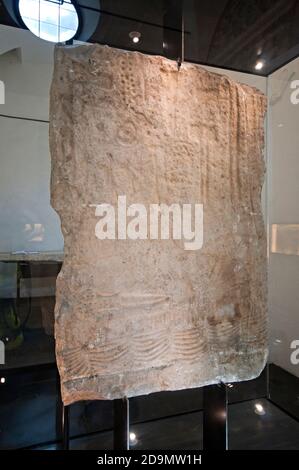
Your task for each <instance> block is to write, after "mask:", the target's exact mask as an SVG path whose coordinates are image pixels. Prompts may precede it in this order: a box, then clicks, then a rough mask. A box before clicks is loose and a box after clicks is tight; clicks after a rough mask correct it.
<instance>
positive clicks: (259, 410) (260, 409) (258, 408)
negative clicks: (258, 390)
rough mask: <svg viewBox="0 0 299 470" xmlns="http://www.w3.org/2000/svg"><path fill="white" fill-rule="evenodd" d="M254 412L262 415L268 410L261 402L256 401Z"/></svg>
mask: <svg viewBox="0 0 299 470" xmlns="http://www.w3.org/2000/svg"><path fill="white" fill-rule="evenodd" d="M254 412H255V414H257V415H260V416H262V415H265V414H266V411H265V409H264V407H263V405H262V404H261V403H255V405H254Z"/></svg>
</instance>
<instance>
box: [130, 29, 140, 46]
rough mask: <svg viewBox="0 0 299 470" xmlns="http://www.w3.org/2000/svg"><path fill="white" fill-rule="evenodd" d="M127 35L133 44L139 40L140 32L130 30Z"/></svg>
mask: <svg viewBox="0 0 299 470" xmlns="http://www.w3.org/2000/svg"><path fill="white" fill-rule="evenodd" d="M129 37H130V38H131V39H132V41H133V42H134V44H137V43H138V42H139V41H140V38H141V34H140V33H139V31H131V32H130V33H129Z"/></svg>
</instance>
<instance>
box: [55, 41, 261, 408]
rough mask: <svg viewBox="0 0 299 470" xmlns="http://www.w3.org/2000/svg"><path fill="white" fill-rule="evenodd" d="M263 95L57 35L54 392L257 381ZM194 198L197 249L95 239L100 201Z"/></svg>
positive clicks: (88, 395) (89, 395)
mask: <svg viewBox="0 0 299 470" xmlns="http://www.w3.org/2000/svg"><path fill="white" fill-rule="evenodd" d="M265 107H266V100H265V97H264V96H263V95H262V94H261V93H260V92H259V91H257V90H256V89H253V88H250V87H248V86H245V85H241V84H238V83H235V82H234V81H232V80H231V79H229V78H228V77H226V76H222V75H218V74H214V73H211V72H208V71H206V70H204V69H202V68H201V67H199V66H196V65H191V64H183V66H182V67H181V70H180V71H179V72H178V70H177V66H176V63H175V62H171V61H168V60H166V59H164V58H161V57H151V56H146V55H142V54H139V53H136V52H125V51H120V50H117V49H112V48H109V47H106V46H104V47H103V46H98V45H92V46H80V47H67V48H63V47H57V48H56V52H55V71H54V77H53V82H52V88H51V116H50V147H51V155H52V180H51V187H52V205H53V207H54V208H55V210H56V211H57V212H58V214H59V216H60V219H61V227H62V231H63V235H64V240H65V256H64V262H63V267H62V270H61V272H60V274H59V276H58V279H57V299H56V308H55V316H56V325H55V335H56V355H57V363H58V367H59V371H60V375H61V383H62V395H63V400H64V403H65V404H70V403H72V402H75V401H77V400H88V399H114V398H119V397H122V396H134V395H140V394H147V393H151V392H157V391H161V390H177V389H183V388H191V387H199V386H203V385H207V384H211V383H215V382H219V381H224V382H226V381H229V382H231V381H240V380H247V379H251V378H254V377H256V376H257V375H258V374H259V373H260V371H261V370H262V369H263V367H264V365H265V361H266V358H267V319H266V236H265V228H264V224H263V218H262V213H261V187H262V183H263V177H264V161H263V155H262V151H263V144H264V136H263V121H264V114H265ZM120 195H125V196H126V198H127V204H133V203H141V204H144V205H145V206H148V205H150V204H161V203H164V204H167V205H171V204H172V203H177V204H181V205H182V204H197V203H198V204H203V217H204V219H203V220H204V223H203V246H202V248H201V249H198V250H189V251H188V250H186V249H184V241H183V240H179V239H172V238H171V239H169V240H162V239H157V240H153V239H146V240H143V239H137V240H132V239H125V240H124V239H122V240H118V239H116V240H109V239H104V240H99V239H98V238H97V237H96V236H95V226H96V224H97V222H98V220H99V217H97V216H96V214H95V207H96V205H98V204H103V203H107V204H111V205H114V206H115V207H116V206H117V201H118V196H120Z"/></svg>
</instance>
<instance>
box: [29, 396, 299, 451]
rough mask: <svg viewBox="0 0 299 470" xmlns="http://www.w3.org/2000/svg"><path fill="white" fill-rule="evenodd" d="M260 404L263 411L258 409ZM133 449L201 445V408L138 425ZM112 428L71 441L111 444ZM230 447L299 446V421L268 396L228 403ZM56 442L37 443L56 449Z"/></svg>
mask: <svg viewBox="0 0 299 470" xmlns="http://www.w3.org/2000/svg"><path fill="white" fill-rule="evenodd" d="M257 402H258V403H259V404H261V405H262V406H263V408H264V411H265V414H264V415H257V414H256V413H255V405H256V404H257ZM131 431H132V432H134V434H135V435H136V441H135V445H132V448H133V449H140V450H141V449H161V450H162V449H171V450H178V449H180V450H181V449H186V450H193V449H194V450H196V449H202V412H197V413H188V414H183V415H179V416H174V417H171V418H165V419H159V420H155V421H149V422H147V423H142V424H138V425H135V426H134V427H133V428H132V430H131ZM112 438H113V436H112V432H111V431H109V432H102V433H95V434H92V435H89V436H88V437H81V438H76V439H73V440H72V441H71V449H74V450H76V449H77V450H81V449H82V450H84V449H88V450H107V449H111V448H112ZM229 443H230V445H229V448H230V449H240V450H244V449H248V450H298V448H299V422H297V421H296V420H294V419H293V418H291V417H290V416H288V415H287V414H286V413H284V412H283V411H281V410H280V409H279V408H277V407H276V406H275V405H273V404H272V403H270V402H269V401H268V400H266V399H262V400H258V401H257V400H250V401H246V402H243V403H238V404H234V405H230V406H229ZM57 448H58V447H57V446H56V445H49V446H42V447H36V449H43V450H46V449H48V450H54V449H57Z"/></svg>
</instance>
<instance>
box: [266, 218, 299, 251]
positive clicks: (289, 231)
mask: <svg viewBox="0 0 299 470" xmlns="http://www.w3.org/2000/svg"><path fill="white" fill-rule="evenodd" d="M271 251H272V253H281V254H284V255H299V224H273V225H272V243H271Z"/></svg>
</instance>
